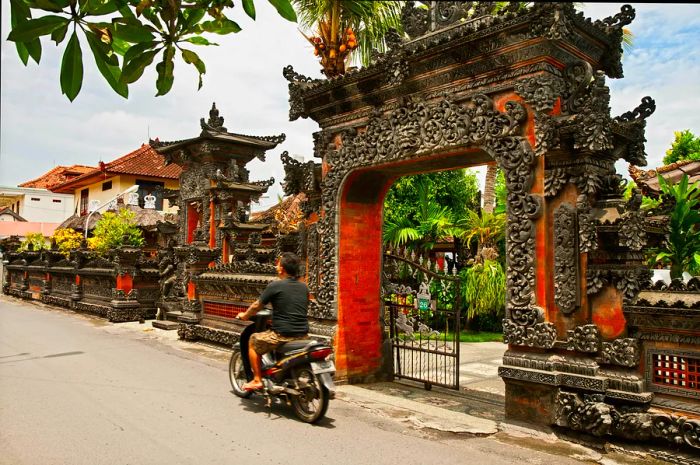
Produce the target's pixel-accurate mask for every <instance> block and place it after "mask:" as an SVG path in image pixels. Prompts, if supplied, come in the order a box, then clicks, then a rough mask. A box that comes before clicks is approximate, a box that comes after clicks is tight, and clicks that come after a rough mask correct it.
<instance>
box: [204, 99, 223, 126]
mask: <svg viewBox="0 0 700 465" xmlns="http://www.w3.org/2000/svg"><path fill="white" fill-rule="evenodd" d="M199 124H200V126H201V127H202V130H203V131H215V132H226V128H225V127H224V117H223V116H219V110H217V108H216V103H212V104H211V110H209V119H208V120H207V121H206V122H205V121H204V118H201V119H200V120H199Z"/></svg>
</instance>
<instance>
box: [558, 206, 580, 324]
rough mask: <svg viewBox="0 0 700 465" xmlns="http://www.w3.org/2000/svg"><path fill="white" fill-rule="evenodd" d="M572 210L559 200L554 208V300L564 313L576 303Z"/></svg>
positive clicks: (575, 259)
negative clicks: (559, 202) (559, 203)
mask: <svg viewBox="0 0 700 465" xmlns="http://www.w3.org/2000/svg"><path fill="white" fill-rule="evenodd" d="M577 242H578V229H577V225H576V209H575V208H574V207H573V206H571V205H569V204H567V203H562V204H561V205H559V207H558V208H557V209H556V210H555V211H554V301H555V302H556V304H557V306H558V307H559V310H560V311H561V312H562V313H564V314H565V315H569V314H571V313H572V312H573V311H574V310H576V308H577V307H578V306H579V305H580V300H579V293H578V289H579V279H578V255H579V250H578V244H577Z"/></svg>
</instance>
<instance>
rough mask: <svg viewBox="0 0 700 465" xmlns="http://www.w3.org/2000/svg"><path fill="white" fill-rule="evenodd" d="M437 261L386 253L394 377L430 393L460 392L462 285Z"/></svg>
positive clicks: (387, 321)
mask: <svg viewBox="0 0 700 465" xmlns="http://www.w3.org/2000/svg"><path fill="white" fill-rule="evenodd" d="M447 269H448V267H447V266H444V269H443V270H440V269H439V267H438V266H437V263H436V262H435V261H434V260H430V259H425V258H423V257H416V255H415V254H414V253H411V254H409V253H407V252H403V253H401V252H395V251H388V252H386V253H385V254H384V264H383V283H382V300H383V303H384V311H383V317H384V325H385V328H386V330H387V333H388V337H389V338H390V340H391V346H392V355H393V357H392V358H393V370H394V377H396V378H404V379H410V380H414V381H420V382H423V383H424V384H425V388H426V389H430V387H431V386H433V385H437V386H444V387H448V388H452V389H459V330H460V321H459V320H460V305H459V302H460V290H461V281H460V278H459V276H458V275H457V274H456V272H454V271H453V272H448V271H447Z"/></svg>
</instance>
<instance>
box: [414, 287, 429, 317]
mask: <svg viewBox="0 0 700 465" xmlns="http://www.w3.org/2000/svg"><path fill="white" fill-rule="evenodd" d="M416 300H417V305H416V307H417V308H418V310H420V311H422V312H426V311H428V310H430V291H429V290H428V285H427V284H426V283H421V285H420V287H419V288H418V295H417V296H416Z"/></svg>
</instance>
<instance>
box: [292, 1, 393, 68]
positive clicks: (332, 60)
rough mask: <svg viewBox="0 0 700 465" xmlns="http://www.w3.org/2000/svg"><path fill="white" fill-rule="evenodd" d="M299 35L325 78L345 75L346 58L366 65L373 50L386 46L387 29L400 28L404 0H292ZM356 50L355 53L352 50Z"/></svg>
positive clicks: (380, 49) (382, 48)
mask: <svg viewBox="0 0 700 465" xmlns="http://www.w3.org/2000/svg"><path fill="white" fill-rule="evenodd" d="M293 2H294V5H295V7H296V11H297V15H298V18H299V24H300V25H301V27H302V28H303V29H304V30H305V32H304V31H302V34H303V35H304V37H306V39H307V40H308V41H309V42H310V43H311V45H313V47H314V54H316V55H317V56H319V57H320V59H321V67H322V72H323V73H324V74H325V75H326V77H328V78H332V77H336V76H340V75H342V74H345V65H346V61H347V60H348V58H349V57H355V58H359V62H361V63H362V64H364V65H367V64H369V62H370V57H371V54H372V50H373V49H376V50H377V51H379V52H383V51H384V50H385V49H386V44H385V42H384V35H385V34H386V33H387V32H388V31H389V29H395V30H397V31H399V32H400V31H401V30H402V26H401V8H402V6H403V2H386V1H376V0H293ZM355 50H357V53H356V54H353V53H352V52H353V51H355Z"/></svg>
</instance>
